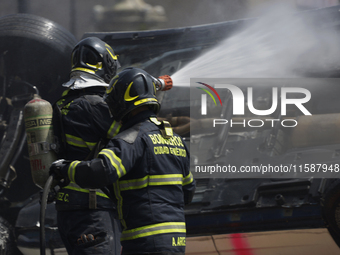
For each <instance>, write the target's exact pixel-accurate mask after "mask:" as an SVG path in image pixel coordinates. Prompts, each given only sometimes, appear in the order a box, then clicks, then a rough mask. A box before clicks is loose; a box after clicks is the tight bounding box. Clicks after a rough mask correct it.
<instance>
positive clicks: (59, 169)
mask: <svg viewBox="0 0 340 255" xmlns="http://www.w3.org/2000/svg"><path fill="white" fill-rule="evenodd" d="M70 163H71V161H69V160H65V159H58V160H56V161H54V162H53V163H52V165H51V166H50V172H49V173H50V175H54V178H55V179H56V180H59V181H61V182H65V183H69V179H68V174H67V170H68V166H69V164H70Z"/></svg>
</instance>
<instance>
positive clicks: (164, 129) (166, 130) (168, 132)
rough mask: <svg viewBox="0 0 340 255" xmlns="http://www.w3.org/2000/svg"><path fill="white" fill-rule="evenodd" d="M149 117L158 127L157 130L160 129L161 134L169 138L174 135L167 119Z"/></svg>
mask: <svg viewBox="0 0 340 255" xmlns="http://www.w3.org/2000/svg"><path fill="white" fill-rule="evenodd" d="M149 119H150V121H151V122H153V123H154V124H155V125H156V126H158V127H159V130H160V131H161V134H162V136H163V137H164V138H170V137H172V136H173V135H174V133H173V131H172V127H171V125H170V123H169V122H168V121H165V120H163V121H159V120H158V119H157V118H156V117H150V118H149Z"/></svg>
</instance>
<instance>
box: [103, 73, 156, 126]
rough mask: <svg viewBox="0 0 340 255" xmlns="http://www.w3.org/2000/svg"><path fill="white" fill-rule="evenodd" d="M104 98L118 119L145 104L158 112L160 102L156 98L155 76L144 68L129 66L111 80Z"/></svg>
mask: <svg viewBox="0 0 340 255" xmlns="http://www.w3.org/2000/svg"><path fill="white" fill-rule="evenodd" d="M104 100H105V101H106V103H107V104H108V106H109V108H110V112H111V114H112V116H113V118H114V119H115V120H116V121H120V120H122V119H124V118H126V117H127V116H128V115H127V114H128V113H130V112H131V111H133V110H134V109H136V108H137V107H141V106H144V105H148V106H149V108H150V109H151V110H152V111H153V112H154V113H155V114H157V113H158V112H159V110H160V103H159V102H158V100H157V98H156V86H155V78H154V77H152V76H151V75H150V74H148V73H147V72H145V71H144V70H142V69H139V68H135V67H129V68H126V69H124V70H123V71H121V72H120V73H118V74H117V75H116V76H115V77H114V78H113V79H112V80H111V82H110V85H109V87H108V88H107V90H106V94H105V96H104Z"/></svg>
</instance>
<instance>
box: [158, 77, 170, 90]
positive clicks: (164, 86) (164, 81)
mask: <svg viewBox="0 0 340 255" xmlns="http://www.w3.org/2000/svg"><path fill="white" fill-rule="evenodd" d="M171 88H172V79H171V77H170V76H169V75H162V76H159V77H158V79H157V82H156V89H157V91H166V90H169V89H171Z"/></svg>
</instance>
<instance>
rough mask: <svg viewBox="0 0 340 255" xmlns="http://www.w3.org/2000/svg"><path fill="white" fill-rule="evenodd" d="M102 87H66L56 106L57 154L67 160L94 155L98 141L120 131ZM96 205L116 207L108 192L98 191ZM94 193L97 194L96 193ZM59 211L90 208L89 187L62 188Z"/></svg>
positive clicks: (106, 139) (54, 125) (105, 140)
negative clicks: (75, 88)
mask: <svg viewBox="0 0 340 255" xmlns="http://www.w3.org/2000/svg"><path fill="white" fill-rule="evenodd" d="M104 92H105V88H103V87H90V88H85V89H77V90H66V91H65V92H64V93H63V96H62V98H61V99H59V100H58V101H57V102H56V104H55V105H54V113H53V127H54V134H55V136H56V137H58V141H59V144H60V148H59V152H58V154H59V155H58V156H59V158H64V159H67V160H76V159H78V160H86V159H88V158H92V157H93V154H94V153H92V154H91V151H92V150H94V149H96V145H97V143H98V142H99V141H102V142H103V143H105V142H107V141H108V140H109V138H112V137H113V136H114V135H115V134H116V133H117V132H118V131H119V127H120V126H119V124H118V123H116V122H115V121H113V119H112V118H111V117H110V113H109V110H108V106H107V104H106V103H105V102H104V101H103V99H102V96H103V94H104ZM93 192H96V199H95V200H96V201H95V202H96V207H97V208H113V207H115V206H114V204H113V201H112V200H110V199H109V196H108V194H107V192H104V191H103V190H99V189H98V190H96V191H93ZM93 194H94V193H93ZM56 204H57V205H56V208H57V210H74V209H83V208H89V190H88V189H84V188H80V187H79V186H78V185H76V184H75V183H74V182H71V183H69V184H68V185H67V186H64V187H62V188H61V189H60V190H59V192H58V194H57V196H56Z"/></svg>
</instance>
